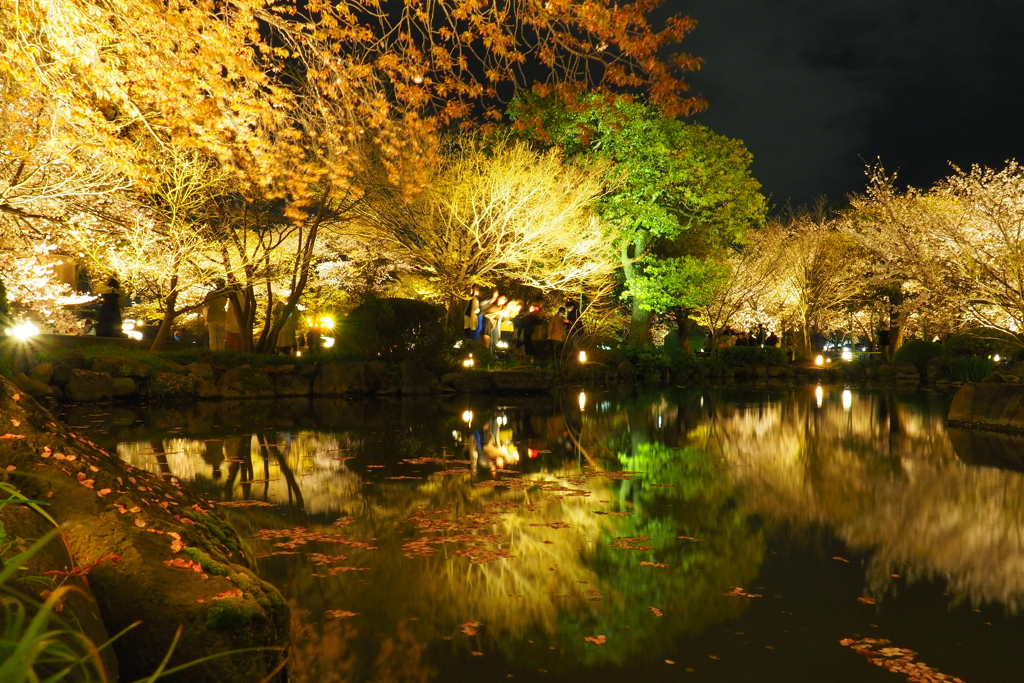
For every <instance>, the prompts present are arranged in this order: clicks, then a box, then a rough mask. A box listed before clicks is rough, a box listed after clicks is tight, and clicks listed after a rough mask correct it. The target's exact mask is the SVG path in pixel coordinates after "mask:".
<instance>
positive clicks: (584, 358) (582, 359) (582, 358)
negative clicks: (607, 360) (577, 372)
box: [580, 351, 587, 363]
mask: <svg viewBox="0 0 1024 683" xmlns="http://www.w3.org/2000/svg"><path fill="white" fill-rule="evenodd" d="M580 362H581V363H586V362H587V352H586V351H580Z"/></svg>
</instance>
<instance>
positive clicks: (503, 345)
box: [462, 286, 580, 358]
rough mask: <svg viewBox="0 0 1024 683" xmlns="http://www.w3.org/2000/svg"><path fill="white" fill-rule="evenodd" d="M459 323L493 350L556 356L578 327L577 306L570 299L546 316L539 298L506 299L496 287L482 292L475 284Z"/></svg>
mask: <svg viewBox="0 0 1024 683" xmlns="http://www.w3.org/2000/svg"><path fill="white" fill-rule="evenodd" d="M462 327H463V330H464V331H465V334H466V338H468V339H472V340H474V341H480V342H482V343H483V344H484V346H486V347H487V348H489V349H490V350H491V351H494V352H497V351H499V350H502V349H521V350H522V351H523V353H525V354H526V355H527V356H529V357H530V358H536V357H537V356H538V355H542V356H544V355H551V356H555V357H557V356H558V355H559V354H560V353H561V349H562V346H563V345H564V344H565V342H566V341H568V340H570V338H571V337H572V336H573V335H574V334H576V333H577V332H578V331H579V329H580V326H579V309H578V308H577V306H576V304H575V303H574V302H569V303H568V304H566V305H565V306H561V307H559V308H558V310H557V311H555V313H554V314H552V315H550V316H548V315H547V314H546V313H545V312H544V303H543V301H541V300H540V299H535V300H532V301H531V302H530V303H529V304H526V303H525V302H524V301H523V300H521V299H509V298H508V296H506V295H505V294H503V293H501V291H499V290H498V289H495V290H494V291H493V292H491V293H490V294H489V295H488V296H482V295H481V292H480V288H479V287H475V286H474V287H473V288H472V290H471V291H470V297H469V301H467V302H466V307H465V309H464V311H463V324H462Z"/></svg>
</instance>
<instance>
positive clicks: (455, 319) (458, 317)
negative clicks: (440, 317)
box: [444, 296, 467, 334]
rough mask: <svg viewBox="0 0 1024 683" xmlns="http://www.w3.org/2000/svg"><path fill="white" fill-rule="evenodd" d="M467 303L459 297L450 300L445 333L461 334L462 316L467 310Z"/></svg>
mask: <svg viewBox="0 0 1024 683" xmlns="http://www.w3.org/2000/svg"><path fill="white" fill-rule="evenodd" d="M466 306H467V302H466V301H463V300H462V299H460V298H459V297H454V296H453V297H451V298H450V299H448V311H447V313H446V314H445V322H444V328H445V332H450V333H452V334H460V333H461V332H462V330H463V327H462V316H463V312H464V311H465V310H466Z"/></svg>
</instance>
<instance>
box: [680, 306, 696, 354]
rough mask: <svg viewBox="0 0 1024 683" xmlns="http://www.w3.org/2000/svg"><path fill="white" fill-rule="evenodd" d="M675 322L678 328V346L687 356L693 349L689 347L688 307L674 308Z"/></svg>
mask: <svg viewBox="0 0 1024 683" xmlns="http://www.w3.org/2000/svg"><path fill="white" fill-rule="evenodd" d="M676 323H677V325H678V328H679V348H680V350H681V351H682V352H683V353H685V354H686V355H687V356H692V355H693V349H692V348H691V347H690V309H689V308H677V309H676Z"/></svg>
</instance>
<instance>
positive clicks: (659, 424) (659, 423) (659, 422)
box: [658, 415, 661, 429]
mask: <svg viewBox="0 0 1024 683" xmlns="http://www.w3.org/2000/svg"><path fill="white" fill-rule="evenodd" d="M658 429H661V415H659V416H658Z"/></svg>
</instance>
